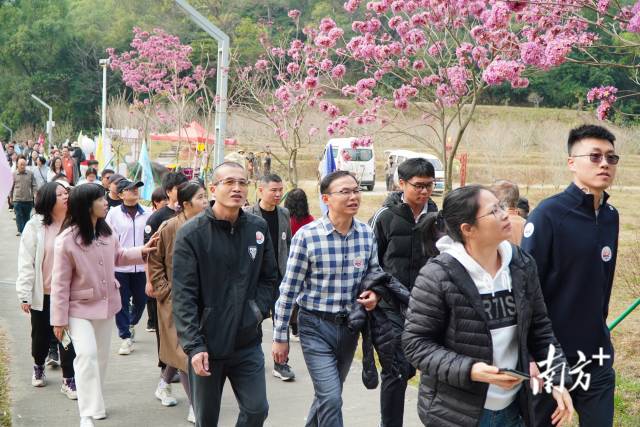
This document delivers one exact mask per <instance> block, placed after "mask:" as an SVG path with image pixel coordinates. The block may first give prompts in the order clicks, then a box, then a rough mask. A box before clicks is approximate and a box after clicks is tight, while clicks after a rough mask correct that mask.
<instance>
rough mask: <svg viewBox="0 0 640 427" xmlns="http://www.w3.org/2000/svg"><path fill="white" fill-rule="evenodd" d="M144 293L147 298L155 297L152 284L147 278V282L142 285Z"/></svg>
mask: <svg viewBox="0 0 640 427" xmlns="http://www.w3.org/2000/svg"><path fill="white" fill-rule="evenodd" d="M144 293H145V294H146V295H147V296H148V297H149V298H155V297H156V295H155V293H154V291H153V285H152V284H151V282H149V281H148V280H147V283H146V284H145V285H144Z"/></svg>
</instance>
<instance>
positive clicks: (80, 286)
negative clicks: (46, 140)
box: [51, 183, 157, 427]
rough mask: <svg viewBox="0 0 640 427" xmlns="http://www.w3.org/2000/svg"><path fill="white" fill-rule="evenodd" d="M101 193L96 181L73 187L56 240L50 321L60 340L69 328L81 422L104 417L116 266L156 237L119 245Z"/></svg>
mask: <svg viewBox="0 0 640 427" xmlns="http://www.w3.org/2000/svg"><path fill="white" fill-rule="evenodd" d="M104 196H105V190H104V188H102V186H100V185H98V184H93V183H91V184H86V185H81V186H79V187H76V188H74V189H72V190H71V193H70V195H69V200H68V205H69V210H68V213H67V217H66V219H65V221H64V224H63V226H62V231H61V232H60V235H59V236H58V237H57V238H56V241H55V252H56V256H55V258H54V262H53V279H52V292H51V324H52V325H53V326H54V333H55V335H56V337H57V338H58V339H59V340H61V341H62V340H63V339H64V335H65V333H68V335H69V336H70V337H71V340H72V342H73V345H74V348H75V351H76V360H75V362H74V367H75V370H76V387H77V392H78V408H79V411H80V426H81V427H90V426H93V425H94V424H93V420H94V419H103V418H105V417H106V411H105V405H104V399H103V394H102V386H103V384H104V379H105V372H106V367H107V360H108V357H109V346H110V342H111V331H112V329H113V324H114V321H113V318H114V316H115V314H116V313H117V312H118V311H120V308H121V301H120V293H119V291H118V288H119V284H118V282H117V281H116V280H115V275H114V267H115V266H117V265H118V266H120V265H132V264H141V263H143V262H144V258H146V255H147V254H149V253H150V252H152V251H153V250H155V249H154V248H153V246H154V245H155V243H156V241H157V238H153V239H151V240H150V241H149V243H147V244H146V245H145V246H144V247H135V248H129V249H123V248H121V247H120V245H119V243H118V239H117V238H116V237H115V236H113V235H112V233H111V229H110V228H109V226H108V225H107V223H106V222H105V217H106V216H107V210H108V205H107V201H106V199H105V197H104ZM143 257H144V258H143Z"/></svg>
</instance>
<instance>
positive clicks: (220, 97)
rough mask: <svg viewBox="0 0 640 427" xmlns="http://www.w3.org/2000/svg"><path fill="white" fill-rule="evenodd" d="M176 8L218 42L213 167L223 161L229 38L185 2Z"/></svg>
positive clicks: (178, 2) (181, 1)
mask: <svg viewBox="0 0 640 427" xmlns="http://www.w3.org/2000/svg"><path fill="white" fill-rule="evenodd" d="M176 3H177V4H178V6H180V7H181V8H182V10H183V11H184V12H185V13H186V14H187V15H189V17H190V18H191V20H192V21H193V22H195V23H196V24H197V25H198V26H199V27H200V28H202V29H203V30H204V31H205V32H206V33H207V34H209V35H210V36H211V37H213V38H214V39H215V40H216V41H217V42H218V61H217V63H216V65H217V75H216V116H215V130H216V139H215V144H216V147H215V148H216V151H215V155H214V163H215V165H216V166H217V165H219V164H220V163H222V162H223V161H224V137H225V133H226V130H227V82H228V80H229V36H228V35H227V34H225V33H224V32H223V31H222V30H221V29H220V28H218V27H216V26H215V25H213V24H212V23H211V21H209V20H208V19H207V18H205V17H204V16H202V15H201V14H200V12H198V11H197V10H195V9H194V8H193V7H192V6H191V5H190V4H189V3H188V2H187V1H186V0H176Z"/></svg>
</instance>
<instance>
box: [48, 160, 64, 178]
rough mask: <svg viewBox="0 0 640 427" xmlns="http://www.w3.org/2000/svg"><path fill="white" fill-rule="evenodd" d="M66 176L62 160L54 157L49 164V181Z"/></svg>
mask: <svg viewBox="0 0 640 427" xmlns="http://www.w3.org/2000/svg"><path fill="white" fill-rule="evenodd" d="M60 174H63V175H64V167H63V166H62V159H61V158H60V157H54V158H52V159H51V162H50V163H49V173H47V181H48V182H52V181H55V179H54V178H55V177H56V176H57V175H60Z"/></svg>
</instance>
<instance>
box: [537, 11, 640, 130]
mask: <svg viewBox="0 0 640 427" xmlns="http://www.w3.org/2000/svg"><path fill="white" fill-rule="evenodd" d="M576 3H579V4H580V6H581V9H579V10H576V9H572V10H571V11H570V13H572V14H573V15H574V16H575V18H576V19H578V20H580V21H581V22H582V23H583V25H585V26H586V27H587V29H588V31H590V32H592V33H595V34H598V35H599V37H598V39H597V40H596V41H595V42H594V43H592V44H589V45H578V46H575V49H574V51H573V53H572V54H571V55H569V56H568V58H567V61H569V62H574V63H578V64H583V65H585V66H591V67H608V68H611V67H613V68H621V69H624V70H625V71H627V74H628V77H629V79H630V81H631V83H632V84H631V85H630V86H631V87H632V88H635V89H630V90H626V91H622V90H619V89H618V88H615V87H611V86H600V87H595V88H593V89H591V90H590V91H589V93H588V94H587V101H588V102H598V108H597V116H598V118H599V119H601V120H604V119H606V118H607V117H608V116H610V114H611V113H612V112H613V111H614V110H617V113H618V114H620V115H626V116H635V117H637V115H633V114H627V113H624V112H622V111H621V110H620V109H616V108H615V102H616V101H617V100H619V99H623V98H630V97H638V96H640V62H639V61H638V60H637V58H638V52H639V51H640V1H639V0H636V1H635V3H634V4H629V2H618V1H610V0H581V1H578V2H576ZM552 4H553V2H552V1H550V0H543V1H542V3H541V5H540V7H543V8H548V7H550V5H552ZM603 58H607V59H603ZM612 58H617V60H616V59H612Z"/></svg>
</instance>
